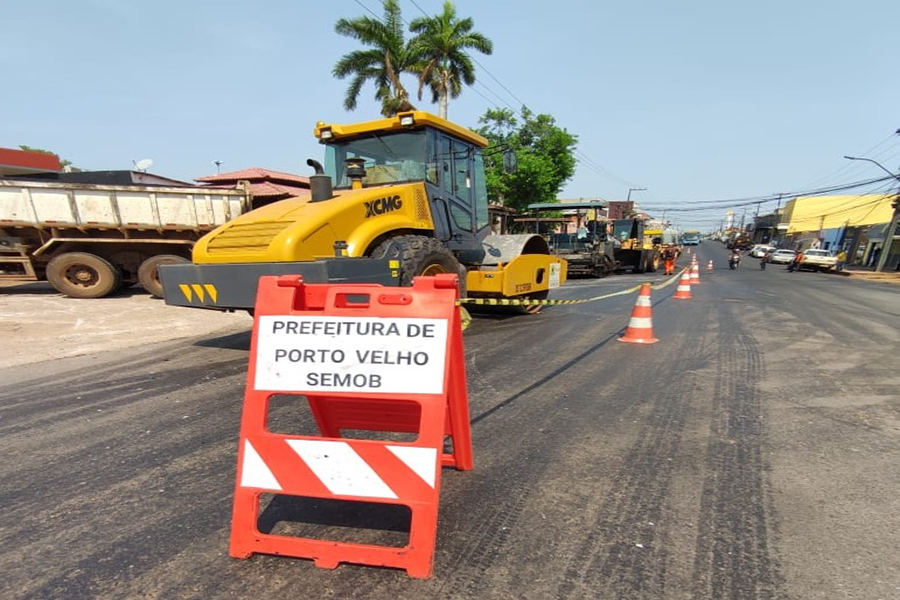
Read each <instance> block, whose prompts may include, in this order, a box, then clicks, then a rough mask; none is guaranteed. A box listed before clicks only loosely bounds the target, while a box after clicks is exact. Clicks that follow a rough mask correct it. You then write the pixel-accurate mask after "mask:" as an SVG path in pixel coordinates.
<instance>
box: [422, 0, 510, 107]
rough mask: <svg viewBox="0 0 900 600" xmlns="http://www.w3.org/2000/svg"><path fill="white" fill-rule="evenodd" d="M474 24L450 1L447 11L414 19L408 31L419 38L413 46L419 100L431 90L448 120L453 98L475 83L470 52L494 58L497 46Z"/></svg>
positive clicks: (446, 6)
mask: <svg viewBox="0 0 900 600" xmlns="http://www.w3.org/2000/svg"><path fill="white" fill-rule="evenodd" d="M474 26H475V22H474V21H473V20H472V18H471V17H466V18H465V19H460V18H458V17H457V16H456V7H455V6H453V3H452V2H450V1H449V0H447V1H446V2H444V10H443V12H441V14H439V15H435V16H433V17H420V18H418V19H413V21H412V22H411V23H410V24H409V30H410V31H411V32H412V33H414V34H416V37H414V38H413V39H412V41H411V42H410V49H411V51H412V53H413V55H414V56H415V59H416V62H417V64H416V66H415V70H416V71H417V72H418V76H419V100H421V99H422V92H423V90H424V88H425V86H426V85H427V86H428V87H429V88H430V89H431V97H432V102H436V103H437V104H438V107H439V114H440V116H441V117H442V118H444V119H446V118H447V107H448V105H449V102H450V98H458V97H459V94H460V92H462V84H464V83H465V84H466V85H473V84H474V83H475V66H474V64H473V63H472V59H471V57H470V56H469V54H468V53H467V50H477V51H478V52H481V53H482V54H491V53H492V52H493V51H494V44H493V42H491V40H489V39H488V38H487V37H485V36H484V35H483V34H481V33H479V32H477V31H472V28H473V27H474Z"/></svg>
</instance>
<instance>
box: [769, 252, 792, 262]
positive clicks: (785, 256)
mask: <svg viewBox="0 0 900 600" xmlns="http://www.w3.org/2000/svg"><path fill="white" fill-rule="evenodd" d="M795 256H797V253H796V252H794V251H793V250H784V249H781V250H776V251H775V252H773V253H772V255H771V256H769V262H770V263H775V264H778V265H786V264H788V263H790V262H792V261H793V260H794V257H795Z"/></svg>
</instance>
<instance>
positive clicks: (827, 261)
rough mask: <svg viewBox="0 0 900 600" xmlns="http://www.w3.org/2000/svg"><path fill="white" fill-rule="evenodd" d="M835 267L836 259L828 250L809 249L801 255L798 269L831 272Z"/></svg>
mask: <svg viewBox="0 0 900 600" xmlns="http://www.w3.org/2000/svg"><path fill="white" fill-rule="evenodd" d="M836 267H837V257H835V256H832V255H831V252H829V251H828V250H820V249H818V248H810V249H809V250H807V251H805V252H804V253H803V260H802V261H801V262H800V269H801V270H802V269H810V270H813V271H831V270H833V269H835V268H836Z"/></svg>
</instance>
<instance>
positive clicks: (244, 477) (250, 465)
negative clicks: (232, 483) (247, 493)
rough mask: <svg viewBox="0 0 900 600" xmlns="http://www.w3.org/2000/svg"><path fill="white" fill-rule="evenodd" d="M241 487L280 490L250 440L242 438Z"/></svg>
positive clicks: (279, 486) (273, 476)
mask: <svg viewBox="0 0 900 600" xmlns="http://www.w3.org/2000/svg"><path fill="white" fill-rule="evenodd" d="M241 487H252V488H262V489H265V490H275V491H278V492H280V491H281V485H280V484H279V483H278V480H277V479H275V475H274V474H273V473H272V471H271V470H270V469H269V467H268V466H267V465H266V461H264V460H263V459H262V457H261V456H260V455H259V452H257V451H256V448H254V447H253V444H251V443H250V440H246V439H245V440H244V463H243V466H242V467H241Z"/></svg>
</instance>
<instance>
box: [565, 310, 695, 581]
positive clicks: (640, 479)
mask: <svg viewBox="0 0 900 600" xmlns="http://www.w3.org/2000/svg"><path fill="white" fill-rule="evenodd" d="M698 318H701V319H702V316H701V317H698ZM686 321H687V319H685V322H684V323H683V326H684V327H689V326H690V325H688V323H687V322H686ZM694 325H695V326H694V327H693V329H694V330H696V331H698V332H701V333H700V334H699V338H696V339H691V340H690V344H685V346H684V347H685V348H686V350H685V351H683V352H679V353H678V354H677V355H676V358H675V359H674V360H671V361H668V362H665V363H663V364H662V365H660V366H659V368H658V369H656V370H655V371H654V377H655V378H667V379H668V381H670V382H671V385H670V386H669V388H668V389H669V393H667V394H665V395H664V396H658V397H655V398H653V400H652V402H651V403H650V405H649V411H648V415H647V417H646V419H645V420H644V423H645V424H644V425H643V427H642V430H641V431H640V433H639V435H638V438H637V440H636V441H635V442H634V444H633V445H632V447H631V448H630V449H629V450H628V452H627V453H626V454H625V456H624V457H623V459H622V460H621V464H622V468H621V469H620V471H619V473H617V474H615V475H614V476H613V477H612V480H613V483H612V485H611V487H610V492H609V493H608V495H607V496H606V498H605V499H604V500H603V504H602V507H601V508H600V510H599V513H598V515H597V519H596V522H595V524H594V526H593V527H591V529H590V531H589V532H588V533H587V534H586V536H585V538H584V540H583V542H582V543H581V545H580V547H579V549H578V550H577V551H575V552H574V553H573V557H574V558H573V559H572V560H571V561H570V563H569V566H568V568H567V569H566V572H565V574H564V578H563V580H562V582H561V584H560V586H559V588H558V590H557V594H556V597H557V598H585V597H596V598H606V597H608V598H624V597H628V598H654V599H655V598H662V597H664V596H665V593H666V589H667V572H666V565H667V564H668V563H669V562H670V560H669V553H670V550H669V548H670V544H668V543H667V538H668V534H667V531H666V527H665V526H664V525H662V521H663V518H662V517H663V514H664V511H665V509H666V505H667V499H668V496H669V495H670V488H671V486H672V483H673V469H672V466H671V464H670V462H669V461H671V460H672V457H674V456H675V455H676V454H677V453H678V448H679V444H680V442H681V439H682V435H683V432H684V430H685V427H686V425H687V421H688V418H689V416H690V413H691V411H692V399H693V396H694V394H693V393H692V391H693V389H694V387H695V383H694V375H693V373H692V371H694V370H696V369H697V368H699V367H701V366H702V365H703V364H705V362H706V361H707V360H708V359H709V357H708V356H707V353H708V350H707V348H706V340H705V332H706V331H707V329H708V328H707V327H706V326H705V323H704V324H703V326H700V327H697V326H696V324H694ZM654 366H655V365H654ZM633 375H634V377H635V378H636V379H637V380H636V381H632V383H631V385H630V386H622V387H624V388H626V389H628V390H629V391H628V392H627V393H628V395H629V396H630V397H633V398H647V397H652V396H653V395H652V393H651V391H650V390H652V389H653V388H655V387H656V385H657V384H656V383H650V382H651V379H653V378H647V377H645V376H644V375H645V371H643V370H640V371H634V372H633Z"/></svg>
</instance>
